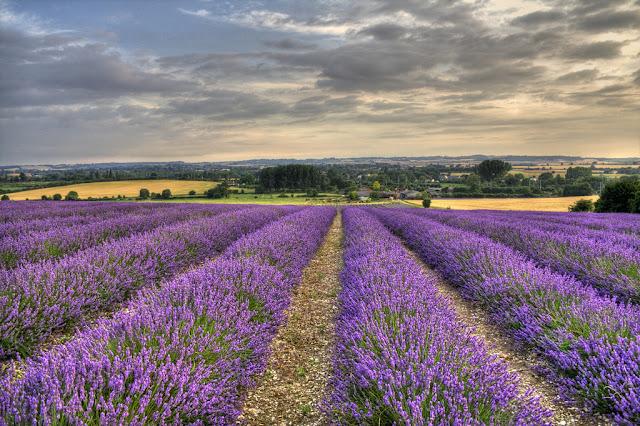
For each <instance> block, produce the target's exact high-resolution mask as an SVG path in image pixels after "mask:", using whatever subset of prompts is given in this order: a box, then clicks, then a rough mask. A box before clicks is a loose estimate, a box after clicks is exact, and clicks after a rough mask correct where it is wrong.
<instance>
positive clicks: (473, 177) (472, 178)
mask: <svg viewBox="0 0 640 426" xmlns="http://www.w3.org/2000/svg"><path fill="white" fill-rule="evenodd" d="M467 186H468V187H469V192H473V193H477V192H480V176H478V175H477V174H475V173H471V174H470V175H469V176H468V177H467Z"/></svg>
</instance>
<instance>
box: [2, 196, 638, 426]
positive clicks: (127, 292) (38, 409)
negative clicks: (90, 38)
mask: <svg viewBox="0 0 640 426" xmlns="http://www.w3.org/2000/svg"><path fill="white" fill-rule="evenodd" d="M337 216H339V217H337ZM337 220H342V224H343V227H342V230H341V231H340V232H341V233H342V238H341V239H339V240H338V239H337V240H336V241H337V242H336V243H335V244H336V247H330V248H329V249H331V250H339V252H340V257H341V258H342V262H341V265H340V268H337V269H336V272H334V274H335V277H323V276H322V273H320V274H319V275H320V276H319V277H315V278H316V279H320V280H322V279H334V280H335V282H336V288H335V294H330V293H326V294H316V293H315V292H313V293H310V294H309V295H308V296H309V300H311V301H312V300H314V298H318V297H324V298H329V299H330V300H332V302H331V303H332V305H333V306H334V307H335V310H334V312H335V314H334V315H333V317H332V319H331V320H329V321H330V324H325V323H319V322H317V321H318V320H317V319H316V320H315V322H314V319H313V318H311V319H310V320H309V321H310V323H309V324H308V327H309V328H310V329H312V330H314V331H313V333H331V339H329V340H330V341H331V342H333V343H332V346H331V351H330V353H331V359H330V360H329V361H322V362H327V363H328V366H327V368H326V369H325V370H323V371H328V372H329V373H327V374H328V375H329V377H326V378H324V379H323V380H324V381H323V382H321V383H322V387H321V388H322V389H324V392H320V394H318V395H316V399H315V400H314V401H315V402H313V403H312V402H305V401H299V400H297V399H296V397H292V396H290V395H286V394H277V392H271V393H268V394H265V396H264V397H262V398H263V399H262V400H261V405H263V406H264V407H271V406H274V407H276V406H279V407H281V406H284V405H286V404H288V403H289V402H287V399H288V398H289V399H291V402H290V405H291V406H292V407H294V408H295V410H297V416H298V417H296V419H297V420H295V421H293V420H291V419H293V418H294V417H291V416H292V414H291V413H289V414H286V415H285V414H283V413H285V411H283V410H282V409H281V411H279V412H278V411H275V412H274V413H273V414H267V413H265V414H264V418H263V419H260V421H261V422H262V421H264V424H280V423H286V422H287V421H288V422H289V424H342V425H352V424H370V425H393V424H397V425H404V424H412V425H414V424H415V425H444V424H447V425H552V424H560V422H561V419H566V418H567V417H563V416H565V414H564V413H563V412H562V410H561V409H557V408H556V406H555V405H553V406H552V405H551V404H549V403H548V402H549V401H548V399H547V398H546V397H545V396H544V395H543V394H544V392H545V391H544V390H542V389H538V388H536V386H535V385H532V384H531V383H530V382H528V381H527V380H525V379H524V377H525V376H526V374H525V373H524V372H522V373H521V370H523V369H522V368H520V370H518V371H515V370H514V368H512V367H511V366H510V364H509V363H510V357H509V356H506V357H500V356H497V355H496V354H495V351H494V349H493V347H492V345H491V344H490V343H489V342H488V341H486V340H485V339H484V338H483V337H481V336H480V335H479V334H478V333H477V332H476V331H475V326H474V325H473V324H471V323H469V319H468V318H467V317H465V315H464V313H463V312H462V311H460V310H459V306H458V305H457V304H456V303H457V302H454V301H453V300H452V299H450V298H449V297H447V296H445V295H443V294H442V287H441V286H442V282H446V283H447V285H450V286H452V287H453V288H454V289H455V292H457V293H459V294H460V295H461V296H462V297H463V298H464V299H466V300H468V301H471V302H472V303H473V304H475V305H477V306H479V307H480V308H481V311H482V312H483V315H484V316H485V317H486V321H487V322H490V323H491V324H493V325H495V326H496V327H498V328H499V330H500V336H503V337H502V338H503V339H505V340H507V339H509V341H510V342H513V343H509V344H510V345H513V346H514V350H517V351H519V352H520V353H525V354H535V356H536V357H539V358H540V360H541V362H543V363H544V364H543V365H544V369H543V371H540V365H539V364H538V365H531V366H529V367H530V369H531V370H532V371H533V370H534V369H536V374H540V375H541V377H543V380H544V381H545V382H548V383H550V384H551V385H550V386H551V388H553V389H555V391H556V392H557V393H556V396H557V395H559V396H560V398H559V400H558V401H556V402H555V403H554V404H559V405H560V406H567V407H576V408H575V409H574V410H573V411H572V413H574V414H575V424H621V425H634V424H639V423H640V342H639V337H640V306H639V304H640V276H639V269H640V218H639V217H638V216H637V215H624V214H576V213H571V214H562V213H541V212H504V211H503V212H497V211H473V212H470V211H451V210H428V209H415V208H386V207H346V208H343V209H341V210H338V209H336V208H335V207H330V206H327V207H317V206H284V205H283V206H258V205H241V204H234V205H225V204H178V203H173V204H161V203H159V204H137V203H109V202H107V203H98V202H91V203H89V202H87V203H83V202H56V203H54V202H10V203H2V205H0V425H21V424H43V425H59V424H65V425H66V424H72V425H97V424H101V425H103V424H104V425H118V424H135V425H156V424H193V425H205V424H242V423H243V422H245V420H244V419H245V417H244V414H245V406H244V405H245V401H246V400H247V395H248V394H249V393H253V392H254V389H256V392H258V391H257V389H260V388H261V387H260V383H261V382H262V381H263V380H265V377H267V376H270V375H272V373H271V370H270V369H271V367H270V364H269V360H270V358H271V357H272V356H273V355H274V353H275V352H276V351H278V350H281V349H280V348H281V347H282V345H279V344H278V342H279V339H281V336H285V338H287V339H291V342H292V344H295V343H297V340H296V339H298V338H297V337H295V336H298V334H296V333H298V332H299V331H298V330H295V329H293V328H292V327H294V326H296V324H298V323H299V322H300V321H299V318H300V315H304V310H303V309H301V308H300V307H299V306H297V305H296V304H295V303H293V302H292V301H293V300H297V299H295V298H294V295H298V298H299V294H298V292H299V288H301V286H302V284H301V283H303V282H305V280H308V279H309V277H308V274H305V271H306V270H307V269H308V266H307V265H309V264H310V262H311V261H312V260H313V259H314V257H315V256H316V253H317V252H318V251H319V250H320V248H321V247H324V245H326V244H327V239H326V238H325V236H326V235H327V233H328V232H329V229H330V227H331V225H332V223H334V221H337ZM335 223H336V224H339V223H340V222H335ZM336 226H337V225H336ZM317 270H318V269H317V266H316V269H314V271H317ZM327 270H328V269H327ZM314 273H316V274H317V272H314ZM299 308H300V309H299ZM313 341H314V340H313V339H311V340H310V342H313ZM305 345H306V346H305V347H304V348H301V350H304V351H306V352H305V354H307V355H309V356H311V357H312V358H313V354H314V353H315V352H314V351H316V352H317V351H319V350H320V348H315V347H313V343H308V342H307V343H305ZM293 347H295V345H294V346H293ZM313 359H316V358H313ZM318 362H320V361H313V362H312V363H311V364H309V365H308V366H305V368H302V366H300V365H293V366H291V368H292V369H293V371H295V374H293V376H292V377H286V374H285V375H283V374H280V376H285V377H281V378H280V379H282V380H289V381H291V380H293V381H294V382H295V383H297V385H299V387H305V386H307V387H309V386H315V384H316V382H315V381H316V378H315V376H314V371H315V370H314V368H315V365H316V364H317V363H318ZM529 367H527V368H529ZM323 374H324V373H323ZM317 380H319V379H317ZM270 383H271V382H270ZM317 383H320V382H317ZM276 394H277V396H274V395H276ZM274 398H276V399H278V400H277V401H272V399H274ZM556 399H557V398H556ZM309 404H312V405H313V407H312V408H311V407H310V405H309ZM287 416H289V417H287ZM314 416H315V417H314ZM287 419H289V420H287ZM300 419H302V420H300ZM562 421H564V420H562Z"/></svg>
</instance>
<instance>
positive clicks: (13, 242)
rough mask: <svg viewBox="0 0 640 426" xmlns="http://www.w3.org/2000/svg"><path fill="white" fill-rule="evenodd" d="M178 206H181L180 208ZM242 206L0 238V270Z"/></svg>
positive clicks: (182, 210) (127, 218) (124, 217)
mask: <svg viewBox="0 0 640 426" xmlns="http://www.w3.org/2000/svg"><path fill="white" fill-rule="evenodd" d="M180 207H181V206H180ZM242 208H246V207H243V206H238V207H235V208H234V207H228V206H220V207H219V208H216V207H213V206H212V207H210V208H190V207H187V208H178V207H174V208H172V209H166V208H160V209H158V210H151V211H148V212H146V214H144V215H140V214H134V213H129V214H125V215H122V216H121V217H117V218H111V219H106V220H103V221H98V222H92V223H87V224H84V225H78V226H73V227H60V228H58V227H53V228H50V229H48V230H46V231H40V232H32V233H27V234H22V235H17V236H15V237H12V238H4V239H0V269H11V268H15V267H17V266H21V265H25V264H27V263H38V262H42V261H45V260H54V259H57V258H60V257H62V256H65V255H73V253H75V252H78V251H81V250H85V249H88V248H90V247H94V246H97V245H100V244H103V243H108V242H115V241H118V240H120V239H123V238H126V237H129V236H132V235H136V234H139V233H142V232H150V231H153V230H155V229H159V228H162V227H166V226H170V225H172V224H174V223H180V222H184V221H187V220H192V219H196V218H200V217H213V216H215V215H217V214H221V213H224V212H228V211H234V210H240V209H242Z"/></svg>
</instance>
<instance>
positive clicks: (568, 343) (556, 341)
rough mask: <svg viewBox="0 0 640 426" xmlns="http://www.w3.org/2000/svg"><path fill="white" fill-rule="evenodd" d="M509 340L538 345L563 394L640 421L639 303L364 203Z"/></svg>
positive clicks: (625, 420) (628, 421) (473, 238)
mask: <svg viewBox="0 0 640 426" xmlns="http://www.w3.org/2000/svg"><path fill="white" fill-rule="evenodd" d="M367 210H368V211H371V212H372V213H373V214H375V215H376V216H377V217H378V218H380V219H381V220H382V221H383V223H384V224H385V225H386V226H387V227H388V228H390V229H391V230H392V231H393V232H394V233H396V234H397V235H399V236H401V237H402V238H403V239H404V240H405V241H406V242H407V244H408V245H409V246H410V247H411V248H412V249H414V250H416V252H418V253H419V255H420V257H421V258H422V259H423V260H424V261H426V262H427V263H428V264H429V265H431V266H432V267H434V268H435V269H436V270H438V271H439V272H440V273H441V274H442V275H443V276H444V277H446V278H447V279H448V280H449V281H450V282H451V283H453V284H455V285H457V286H459V287H460V289H461V291H462V292H463V294H464V295H465V296H466V297H468V298H470V299H472V300H475V301H476V302H478V303H480V304H481V305H482V306H483V307H484V308H485V309H486V310H487V311H489V312H490V313H491V315H492V317H493V318H494V320H495V321H496V322H497V323H498V324H500V325H501V326H502V327H503V328H504V329H505V330H506V331H507V332H508V333H509V334H511V335H512V336H514V338H515V339H516V340H519V341H521V342H522V343H524V344H525V345H527V346H529V347H531V348H532V349H535V350H536V351H539V352H540V353H541V354H542V355H543V356H544V357H545V358H546V359H547V361H548V362H549V363H550V364H551V365H552V366H553V367H554V370H553V371H550V372H549V373H550V376H551V377H552V378H554V379H555V380H556V381H557V382H558V383H559V384H560V386H561V389H562V390H563V395H564V397H565V398H567V400H569V401H572V400H578V401H580V402H583V403H584V404H585V406H586V408H588V409H593V411H595V412H597V413H604V414H607V415H609V416H610V417H611V418H612V419H613V420H614V422H616V423H618V424H622V425H632V424H638V423H640V404H638V400H639V399H640V342H639V341H638V337H639V336H640V308H638V307H637V306H632V305H621V304H618V303H616V301H615V300H614V299H612V298H607V297H602V296H599V295H598V294H597V293H596V291H595V290H594V289H592V288H590V287H586V286H584V285H583V284H582V283H580V282H578V281H576V280H575V279H573V278H571V277H568V276H566V275H561V274H558V273H556V272H553V271H552V270H550V269H549V268H542V267H538V266H537V265H536V264H535V263H534V262H531V261H529V260H527V259H526V258H525V257H524V255H522V254H520V253H518V252H517V251H516V250H514V249H511V248H509V247H507V246H505V245H503V244H500V243H497V242H495V241H493V240H491V239H489V238H487V237H483V236H480V235H478V234H475V233H473V232H471V231H466V230H462V229H457V228H454V227H450V226H446V225H443V224H441V223H439V222H437V221H435V220H431V219H428V218H426V217H420V216H416V215H413V214H408V213H406V212H403V211H401V210H397V209H394V210H391V209H388V210H387V209H367Z"/></svg>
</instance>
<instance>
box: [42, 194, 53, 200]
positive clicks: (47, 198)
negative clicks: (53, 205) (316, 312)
mask: <svg viewBox="0 0 640 426" xmlns="http://www.w3.org/2000/svg"><path fill="white" fill-rule="evenodd" d="M41 199H42V200H43V201H46V200H50V199H51V198H49V197H47V196H46V195H43V196H42V197H41Z"/></svg>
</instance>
